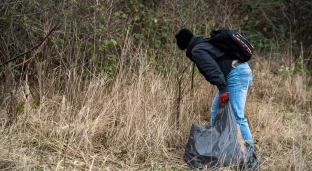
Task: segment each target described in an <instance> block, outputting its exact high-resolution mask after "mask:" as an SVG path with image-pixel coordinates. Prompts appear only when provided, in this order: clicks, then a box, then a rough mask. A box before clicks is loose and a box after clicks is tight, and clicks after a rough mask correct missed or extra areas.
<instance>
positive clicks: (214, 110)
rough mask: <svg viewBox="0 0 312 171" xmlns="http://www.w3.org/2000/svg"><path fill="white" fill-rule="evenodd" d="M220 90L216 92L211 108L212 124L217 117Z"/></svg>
mask: <svg viewBox="0 0 312 171" xmlns="http://www.w3.org/2000/svg"><path fill="white" fill-rule="evenodd" d="M218 100H219V91H218V92H217V93H216V95H215V97H214V99H213V101H212V104H211V108H210V125H212V121H213V120H214V118H215V117H216V114H217V110H218V105H219V101H218Z"/></svg>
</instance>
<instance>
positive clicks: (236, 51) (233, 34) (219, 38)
mask: <svg viewBox="0 0 312 171" xmlns="http://www.w3.org/2000/svg"><path fill="white" fill-rule="evenodd" d="M208 42H210V43H211V44H213V45H214V46H216V47H218V48H220V49H221V50H224V51H225V52H226V54H227V55H229V56H230V57H231V58H233V59H238V60H240V61H241V62H247V61H249V60H250V59H251V56H252V54H253V46H252V45H251V44H250V43H249V42H248V41H247V40H246V38H245V37H243V36H242V35H241V34H239V33H238V32H237V31H236V30H230V29H226V28H221V29H219V30H214V31H211V32H210V38H209V39H208Z"/></svg>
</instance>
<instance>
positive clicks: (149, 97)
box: [0, 53, 312, 171]
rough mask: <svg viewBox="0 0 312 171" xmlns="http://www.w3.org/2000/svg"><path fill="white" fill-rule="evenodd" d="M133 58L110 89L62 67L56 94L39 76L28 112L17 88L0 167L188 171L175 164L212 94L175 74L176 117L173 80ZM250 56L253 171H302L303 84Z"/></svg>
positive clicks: (306, 116) (204, 119)
mask: <svg viewBox="0 0 312 171" xmlns="http://www.w3.org/2000/svg"><path fill="white" fill-rule="evenodd" d="M134 54H137V56H133V58H132V59H133V60H136V64H137V66H139V67H138V68H137V69H133V68H132V67H131V66H130V67H129V68H126V69H122V70H121V71H120V73H119V74H118V75H117V79H116V81H114V82H108V81H106V80H107V79H106V77H105V76H103V77H93V78H91V79H90V81H88V82H82V77H81V75H79V73H77V72H76V71H75V70H71V71H68V72H67V75H66V78H67V81H66V84H65V85H64V86H65V88H64V92H61V91H60V90H59V89H58V87H59V86H57V83H58V80H57V79H58V78H59V77H58V76H57V73H49V74H45V73H43V74H42V75H41V76H40V79H39V82H40V85H41V86H40V87H37V89H40V90H38V92H41V93H40V94H39V96H40V97H41V100H40V105H38V106H37V107H34V106H30V105H29V104H30V103H31V101H32V98H33V97H31V94H29V86H28V83H27V82H25V83H24V85H23V86H22V87H20V88H19V89H18V93H16V94H18V95H17V96H18V98H16V99H20V100H23V101H25V104H24V112H22V113H19V114H18V115H17V117H16V120H15V121H14V122H13V123H10V124H9V122H8V119H9V117H8V115H9V114H8V112H7V111H9V107H4V108H3V109H2V110H1V115H0V116H1V130H0V131H1V138H0V144H1V145H0V150H1V153H0V169H1V170H172V171H173V170H181V171H182V170H190V169H189V168H188V166H187V165H186V164H185V162H184V161H183V153H184V147H185V144H186V142H187V138H188V133H189V129H190V127H191V124H192V123H197V124H207V123H208V121H209V107H210V104H211V100H212V98H213V96H214V92H215V90H216V89H215V88H214V87H212V86H211V85H209V84H208V83H207V82H206V81H205V80H204V79H203V77H202V76H200V75H199V74H196V78H195V85H196V86H195V89H194V90H192V91H187V90H188V88H189V86H190V79H189V78H190V76H189V75H187V74H184V75H182V77H181V78H182V79H183V83H184V84H183V86H187V88H186V89H185V91H183V92H182V93H183V98H182V100H181V101H180V108H179V110H180V116H179V119H178V120H177V97H178V96H177V87H178V86H177V83H176V75H174V74H169V75H168V76H166V77H165V76H163V75H162V74H155V73H157V72H156V71H155V66H153V65H152V64H149V63H148V61H145V60H144V59H147V58H146V57H144V55H145V54H144V53H134ZM260 59H261V57H257V56H256V57H255V59H253V61H252V62H251V63H250V64H251V66H252V68H253V70H254V83H253V86H252V87H251V88H250V91H249V95H248V99H247V104H246V116H247V117H248V119H249V122H250V125H251V129H252V133H253V136H254V139H255V142H256V153H257V155H258V157H259V159H260V162H261V168H262V170H272V171H273V170H274V171H280V170H295V171H304V170H309V169H310V168H312V162H311V161H312V154H311V152H312V141H311V137H312V136H311V135H312V133H311V131H310V130H311V105H309V103H310V102H311V95H312V93H311V92H308V91H306V88H305V87H304V85H305V84H304V82H305V81H306V79H309V78H308V77H307V76H299V75H294V76H292V77H282V76H281V75H280V74H276V72H274V70H276V69H278V68H274V67H272V63H274V62H272V61H271V64H269V63H268V62H267V61H264V60H261V61H260ZM42 65H44V63H43V64H42ZM42 67H44V66H42ZM186 73H190V72H188V71H187V72H186ZM185 83H188V84H185ZM177 121H179V122H178V123H179V124H177Z"/></svg>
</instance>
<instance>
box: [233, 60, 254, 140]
mask: <svg viewBox="0 0 312 171" xmlns="http://www.w3.org/2000/svg"><path fill="white" fill-rule="evenodd" d="M251 83H252V71H251V69H250V67H249V65H248V63H246V62H245V63H242V64H240V65H238V66H237V67H236V68H234V69H233V70H232V71H231V72H230V74H229V75H228V76H227V85H228V88H229V99H230V103H231V106H232V108H233V112H234V115H235V118H236V122H237V123H238V124H239V126H240V130H241V133H242V136H243V138H244V140H245V141H246V142H248V143H249V144H250V145H251V146H253V141H252V135H251V132H250V129H249V125H248V121H247V119H246V118H245V117H244V109H245V102H246V96H247V90H248V87H249V86H250V84H251Z"/></svg>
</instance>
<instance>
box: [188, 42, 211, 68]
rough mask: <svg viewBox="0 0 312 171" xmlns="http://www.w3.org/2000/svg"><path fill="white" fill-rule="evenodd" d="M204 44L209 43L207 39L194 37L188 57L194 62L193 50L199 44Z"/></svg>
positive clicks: (189, 46)
mask: <svg viewBox="0 0 312 171" xmlns="http://www.w3.org/2000/svg"><path fill="white" fill-rule="evenodd" d="M202 42H208V41H207V39H206V38H204V37H202V36H193V37H192V39H191V41H190V43H189V44H188V46H187V51H186V56H187V57H188V58H190V60H192V61H193V62H194V60H193V58H192V50H193V48H194V47H195V46H196V45H197V44H199V43H202Z"/></svg>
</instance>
